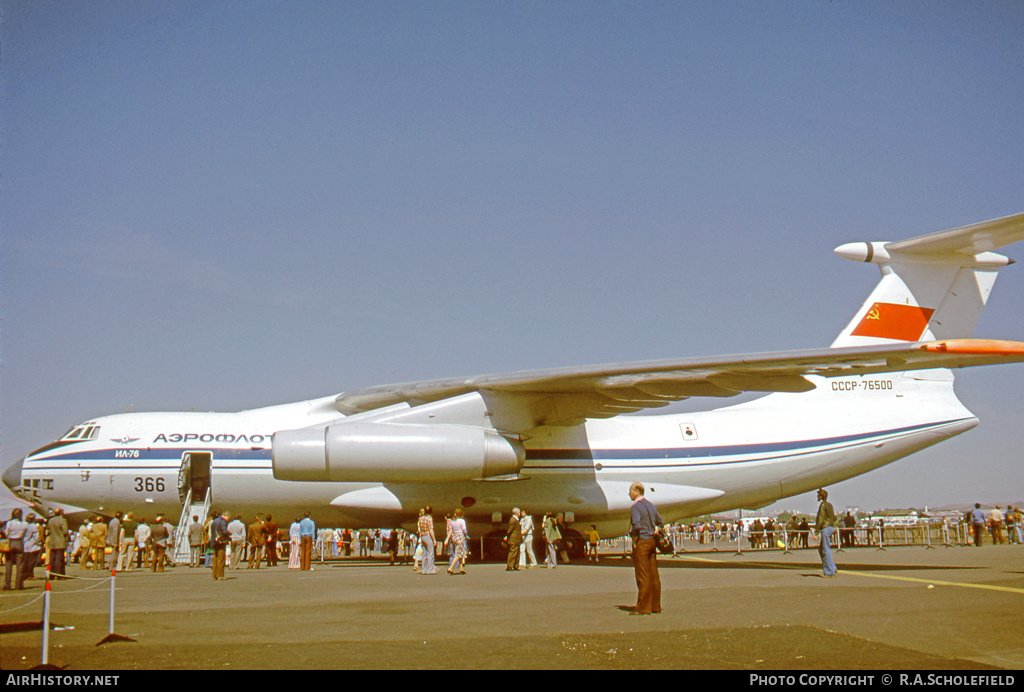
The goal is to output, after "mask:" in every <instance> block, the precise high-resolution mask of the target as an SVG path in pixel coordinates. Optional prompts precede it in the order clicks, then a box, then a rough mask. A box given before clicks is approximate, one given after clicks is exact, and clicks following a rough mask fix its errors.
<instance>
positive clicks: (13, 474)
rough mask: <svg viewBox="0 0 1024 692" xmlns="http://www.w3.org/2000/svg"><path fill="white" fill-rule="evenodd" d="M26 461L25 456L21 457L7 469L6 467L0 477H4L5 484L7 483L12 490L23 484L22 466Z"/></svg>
mask: <svg viewBox="0 0 1024 692" xmlns="http://www.w3.org/2000/svg"><path fill="white" fill-rule="evenodd" d="M24 463H25V459H24V458H21V459H19V460H18V461H16V462H14V463H13V464H11V465H10V466H8V467H7V468H6V469H4V473H3V476H0V478H2V479H3V482H4V485H6V486H7V487H8V488H10V489H11V490H13V489H14V488H17V487H18V486H19V485H21V467H22V465H24Z"/></svg>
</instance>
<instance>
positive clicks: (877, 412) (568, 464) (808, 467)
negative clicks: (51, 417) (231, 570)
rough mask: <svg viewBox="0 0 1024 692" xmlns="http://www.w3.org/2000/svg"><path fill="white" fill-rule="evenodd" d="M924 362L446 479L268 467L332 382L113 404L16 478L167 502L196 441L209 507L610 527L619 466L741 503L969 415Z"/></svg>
mask: <svg viewBox="0 0 1024 692" xmlns="http://www.w3.org/2000/svg"><path fill="white" fill-rule="evenodd" d="M923 377H926V376H922V375H918V376H916V377H915V376H911V375H908V374H902V373H896V374H889V375H878V376H870V377H844V378H835V379H823V378H814V381H815V383H816V384H817V389H816V390H814V391H811V392H806V393H800V394H785V393H775V394H770V395H767V396H765V397H762V398H760V399H757V400H754V401H750V402H747V403H743V404H739V405H736V406H731V407H727V408H722V409H717V410H712V411H705V412H696V413H683V414H672V415H633V416H619V417H616V418H612V419H608V420H591V421H588V422H586V423H585V424H583V425H578V426H573V427H544V428H538V429H536V430H534V431H533V433H532V434H531V436H530V437H529V438H528V439H525V440H524V441H523V445H524V447H525V449H526V460H525V463H524V465H523V467H522V470H521V471H520V473H519V475H518V477H515V478H500V479H488V480H472V481H456V482H418V483H380V482H373V481H370V480H368V481H367V482H361V483H351V482H346V483H340V482H304V481H284V480H277V479H275V477H274V472H273V465H272V459H271V450H272V441H273V435H274V433H275V432H277V431H279V430H291V429H296V428H303V427H308V426H316V425H324V424H326V423H328V422H331V421H338V420H342V417H341V416H340V414H339V413H338V412H337V411H336V410H334V409H333V408H332V406H331V403H332V401H333V397H332V398H325V399H318V400H312V401H307V402H300V403H297V404H289V405H284V406H274V407H269V408H264V409H257V410H253V411H243V412H240V413H131V414H122V415H114V416H107V417H103V418H97V419H95V420H94V421H92V422H91V425H94V426H96V429H95V431H92V433H91V435H90V438H89V439H79V440H66V439H65V440H62V441H60V442H57V443H54V444H53V445H49V446H48V447H44V448H43V449H41V450H38V451H37V452H35V453H33V454H31V455H29V456H28V457H26V458H25V460H24V462H23V465H22V470H21V479H22V480H21V491H22V493H23V494H27V495H30V496H31V497H32V498H33V499H36V500H39V501H42V502H44V503H47V504H52V505H63V506H65V508H66V511H75V510H76V509H84V510H88V511H92V512H103V513H107V514H113V512H114V511H124V512H127V511H132V512H134V513H135V515H136V517H145V518H152V517H153V516H155V515H156V514H158V513H159V514H164V515H166V516H168V517H170V518H176V517H177V516H178V515H179V514H180V512H181V510H182V503H183V501H184V498H185V496H186V493H187V492H188V489H189V488H188V487H187V485H188V478H186V476H185V474H183V473H181V471H182V466H183V459H184V458H188V457H190V456H191V457H196V456H201V457H202V458H204V459H207V460H208V467H209V474H208V479H207V484H206V487H208V488H209V490H210V494H211V502H212V506H213V507H214V508H216V509H218V510H227V511H230V512H232V513H235V514H242V515H243V516H246V517H252V516H254V515H255V514H256V513H262V514H272V515H273V516H274V517H275V519H276V520H277V521H278V522H279V523H281V524H287V523H290V521H291V520H292V519H294V518H297V517H299V516H301V515H302V514H303V513H304V512H306V511H309V512H311V513H312V516H313V518H314V520H316V522H317V524H318V525H319V526H331V527H346V526H347V527H350V528H368V527H388V526H405V527H407V528H408V527H412V526H413V525H414V524H415V520H416V517H417V513H418V510H419V509H420V508H422V507H424V506H426V505H431V506H432V507H433V508H434V512H435V514H437V515H441V514H446V513H449V512H452V511H454V510H455V509H457V508H460V507H461V508H463V510H464V512H465V513H466V517H467V520H468V522H469V524H470V526H471V529H473V531H471V534H473V533H476V535H479V531H480V530H481V529H484V530H489V528H490V527H492V526H494V525H495V524H498V523H500V522H502V521H507V519H508V516H509V514H510V512H511V510H512V508H513V507H521V508H528V509H529V511H530V512H531V513H532V514H534V515H537V516H539V515H541V514H542V513H547V512H552V513H554V512H564V513H566V514H567V517H568V518H569V519H570V520H574V521H575V522H576V523H577V524H582V525H585V526H589V525H590V524H596V525H597V527H598V530H599V531H600V532H601V533H602V535H620V534H622V533H624V532H625V530H626V529H627V528H628V517H629V507H630V504H631V503H630V500H629V497H628V487H629V484H630V483H632V482H633V481H640V482H642V483H644V484H645V485H646V486H647V488H648V492H647V497H648V498H649V499H651V500H652V501H653V502H655V503H656V504H657V505H658V506H659V509H660V511H661V513H662V515H663V517H664V518H665V519H666V520H667V521H673V520H678V519H681V518H683V517H686V516H694V515H698V514H704V513H710V512H721V511H726V510H730V509H737V508H756V507H761V506H764V505H766V504H769V503H771V502H774V501H775V500H778V499H780V498H783V497H789V496H792V495H795V494H798V493H803V492H808V491H811V490H813V489H815V488H817V487H820V486H822V485H826V484H831V483H835V482H838V481H840V480H843V479H846V478H850V477H852V476H855V475H858V474H860V473H864V472H866V471H869V470H871V469H874V468H877V467H879V466H881V465H883V464H887V463H889V462H891V461H894V460H896V459H899V458H901V457H903V456H906V455H908V454H911V453H913V452H915V451H918V450H920V449H923V448H925V447H928V446H930V445H933V444H935V443H937V442H940V441H942V440H944V439H947V438H949V437H951V436H953V435H956V434H958V433H960V432H964V431H965V430H968V429H970V428H972V427H974V426H975V425H976V424H977V419H976V418H974V416H973V415H972V414H971V413H970V412H969V411H967V410H966V409H965V408H964V407H963V406H962V405H961V404H960V402H959V401H958V400H957V399H956V398H955V396H954V395H953V393H952V382H951V378H949V377H948V376H945V377H943V376H940V377H938V378H936V379H923ZM473 396H475V395H473ZM179 481H181V482H180V483H179ZM179 485H181V487H179ZM172 520H173V519H172Z"/></svg>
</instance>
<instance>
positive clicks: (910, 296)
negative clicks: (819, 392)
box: [832, 214, 1024, 348]
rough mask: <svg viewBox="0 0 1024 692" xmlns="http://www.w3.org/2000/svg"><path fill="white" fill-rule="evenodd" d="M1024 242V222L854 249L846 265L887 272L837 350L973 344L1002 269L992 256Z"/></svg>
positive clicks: (844, 253) (1011, 219)
mask: <svg viewBox="0 0 1024 692" xmlns="http://www.w3.org/2000/svg"><path fill="white" fill-rule="evenodd" d="M1018 240H1024V214H1016V215H1014V216H1008V217H1005V218H1002V219H996V220H993V221H986V222H983V223H978V224H973V225H971V226H964V227H962V228H955V229H953V230H950V231H942V232H940V233H932V234H930V235H924V236H920V237H917V238H911V239H910V240H903V241H899V242H890V243H848V244H846V245H842V246H840V247H838V248H836V254H837V255H839V256H840V257H845V258H847V259H851V260H855V261H859V262H871V263H874V264H877V265H879V268H880V269H881V270H882V280H881V281H880V282H879V283H878V285H877V286H876V287H875V290H874V291H872V292H871V295H870V296H868V299H867V300H866V301H865V302H864V304H863V305H862V306H861V308H860V310H858V311H857V313H856V314H855V315H854V316H853V319H852V320H851V321H850V323H849V324H848V325H847V326H846V328H845V329H844V330H843V331H842V332H840V334H839V336H838V337H837V338H836V340H835V341H834V342H833V343H832V346H833V347H834V348H836V347H840V346H867V345H873V344H884V343H892V342H894V341H934V340H939V339H952V338H958V337H969V336H971V334H973V333H974V327H975V326H976V325H977V323H978V318H979V317H980V316H981V311H982V309H983V308H984V307H985V303H986V302H987V301H988V296H989V293H990V292H991V290H992V286H993V284H994V283H995V280H996V274H997V273H998V271H999V269H1001V268H1002V267H1004V266H1006V265H1008V264H1012V263H1013V260H1011V259H1008V258H1006V257H1004V256H1002V255H999V254H996V253H994V252H991V250H993V249H995V248H999V247H1002V246H1004V245H1009V244H1010V243H1015V242H1017V241H1018Z"/></svg>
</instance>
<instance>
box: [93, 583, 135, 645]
mask: <svg viewBox="0 0 1024 692" xmlns="http://www.w3.org/2000/svg"><path fill="white" fill-rule="evenodd" d="M116 577H117V570H116V569H113V570H110V629H109V632H108V634H107V636H105V637H104V638H103V639H101V640H99V641H98V642H97V643H96V646H99V645H100V644H112V643H114V642H133V641H135V640H134V639H132V638H131V637H125V636H124V635H121V634H115V633H114V592H115V591H116V590H117V579H116Z"/></svg>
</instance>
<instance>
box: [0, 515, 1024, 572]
mask: <svg viewBox="0 0 1024 692" xmlns="http://www.w3.org/2000/svg"><path fill="white" fill-rule="evenodd" d="M641 506H645V505H641ZM22 515H23V510H21V509H15V510H13V511H12V514H11V518H10V520H9V521H8V522H6V524H5V525H2V527H0V539H2V540H3V541H4V545H3V547H4V548H5V549H4V551H3V552H4V562H5V569H4V587H3V588H4V589H22V588H24V584H25V582H26V581H31V580H32V579H35V578H36V576H35V570H36V568H37V567H40V566H43V567H45V570H46V571H47V572H48V573H49V574H50V575H53V576H56V577H60V576H63V575H65V574H66V570H67V565H69V564H75V563H77V564H78V565H79V566H80V568H81V569H83V570H117V571H131V570H133V569H147V570H151V571H153V572H161V571H163V570H164V569H165V567H166V566H168V565H171V564H173V563H174V560H175V556H174V555H173V548H174V545H175V540H174V539H175V537H176V536H177V535H178V533H177V532H184V535H183V537H184V536H187V543H188V548H189V550H188V557H187V564H188V565H189V566H191V567H199V566H205V567H212V568H213V573H214V578H215V579H223V578H224V569H233V570H237V569H241V568H242V567H245V568H247V569H260V568H261V567H262V566H264V565H266V566H269V567H275V566H277V565H279V564H280V563H281V562H282V561H283V560H287V565H288V567H289V568H291V569H297V570H309V569H312V563H313V561H314V559H319V560H321V561H322V560H326V559H330V558H337V557H351V556H353V555H356V554H358V555H359V556H360V557H372V556H375V555H376V556H386V557H387V558H388V559H389V564H392V565H396V564H409V563H412V565H413V569H414V570H415V571H416V572H417V573H419V574H426V575H429V574H436V573H437V568H436V561H437V559H438V558H439V557H441V558H445V559H447V560H448V566H447V572H448V574H450V575H460V574H465V573H466V564H467V561H468V559H469V553H470V550H469V546H470V536H469V530H468V527H467V523H466V520H465V516H464V514H463V511H462V509H457V510H455V511H454V512H452V513H449V514H447V515H445V516H444V517H443V519H444V528H443V529H441V526H440V519H441V518H440V517H438V522H437V524H435V517H434V511H433V509H432V508H431V507H429V506H428V507H424V508H423V509H422V510H420V517H419V521H418V522H417V526H416V529H415V531H413V532H409V531H405V530H403V529H362V530H353V529H348V528H330V527H327V528H318V527H317V526H316V525H315V523H314V522H313V520H312V519H311V518H310V516H309V513H308V512H307V513H306V515H305V516H304V517H301V518H299V517H297V518H295V519H294V521H292V522H291V523H290V524H289V525H287V526H285V525H282V524H278V523H277V522H276V521H275V520H274V519H273V517H272V516H270V515H269V514H266V515H264V514H255V515H253V516H252V517H251V520H250V518H248V517H243V516H241V515H239V514H235V515H232V514H230V513H228V512H224V513H216V512H211V513H210V515H209V517H207V518H206V520H205V521H200V520H199V517H198V516H193V517H192V518H191V521H190V522H186V525H185V526H182V527H180V529H179V528H176V527H175V526H173V525H172V524H171V523H170V522H168V521H167V518H166V517H164V516H163V515H156V516H154V517H153V518H152V519H150V518H147V517H136V516H134V515H133V514H132V513H131V512H128V513H127V514H124V515H122V513H121V512H115V514H114V516H113V517H112V518H110V519H109V520H108V519H107V518H105V517H102V516H99V515H96V516H93V517H91V518H90V519H89V520H88V521H86V522H85V523H83V524H82V525H81V526H80V527H79V528H78V530H72V529H70V528H69V526H68V523H67V521H66V520H65V518H64V516H63V513H62V512H61V510H60V509H57V510H56V511H55V512H54V513H53V514H52V516H50V517H48V518H47V517H41V516H37V515H35V514H34V513H32V512H28V513H27V514H25V515H24V518H23V516H22ZM830 521H831V523H830V525H831V526H834V527H835V531H836V533H837V534H838V545H839V546H841V547H855V546H857V545H858V532H860V537H861V540H862V541H864V543H865V544H867V545H872V544H874V543H875V541H879V542H880V541H882V540H883V537H884V536H885V531H886V528H887V527H886V526H885V525H884V523H882V521H881V520H876V521H873V522H872V523H871V525H870V526H868V527H867V528H866V529H865V528H864V527H862V526H859V524H858V520H857V519H856V518H855V517H854V516H853V515H852V514H851V513H850V512H846V514H845V516H842V517H832V518H831V520H830ZM954 523H955V522H954ZM947 526H948V524H947ZM816 528H817V527H813V526H811V524H810V523H809V522H808V520H807V518H806V517H805V518H799V517H791V518H790V519H789V520H788V521H786V522H783V521H775V520H773V519H771V518H766V519H764V520H762V519H761V518H758V519H755V520H754V521H753V522H751V523H750V524H749V525H745V524H743V523H742V522H728V523H727V522H716V521H697V522H693V523H691V524H688V525H680V524H676V525H671V526H665V527H662V528H660V529H659V531H661V532H663V533H664V535H665V538H666V539H667V540H668V541H669V543H670V544H671V545H672V546H673V549H672V552H679V551H681V550H682V548H681V546H682V541H683V540H684V539H692V540H696V541H697V542H698V544H706V543H710V542H712V541H715V540H719V539H724V540H730V541H736V540H738V539H740V538H745V540H746V541H747V542H748V543H749V545H750V546H751V547H752V548H754V549H772V548H788V549H795V548H809V547H810V545H809V542H810V538H811V536H813V535H815V534H817V533H819V531H816V530H815V529H816ZM960 528H962V529H966V530H965V533H966V534H968V535H970V536H973V540H974V544H975V545H981V544H982V540H983V537H984V536H985V535H986V534H988V535H990V536H991V540H992V543H993V544H995V545H999V544H1005V543H1011V544H1013V543H1022V544H1024V519H1022V514H1021V508H1019V507H1013V506H1012V505H1008V506H1007V508H1006V510H1005V511H1004V510H1003V509H1002V507H1001V506H999V505H996V507H995V508H994V509H992V510H989V511H987V512H986V511H985V510H983V509H982V508H981V506H980V504H978V505H976V507H975V509H974V510H972V511H969V512H967V513H966V514H965V515H964V516H963V517H962V518H961V519H960ZM567 534H568V532H567V526H566V522H565V518H564V516H563V515H562V514H558V513H546V514H544V515H543V516H542V518H540V520H539V522H535V519H534V517H533V515H532V514H531V513H530V511H529V510H528V509H526V508H518V507H517V508H515V509H514V510H513V511H512V515H511V517H510V518H509V521H508V524H507V526H506V529H505V532H504V540H503V541H502V545H503V548H504V549H505V550H507V559H506V570H508V571H510V572H514V571H519V570H521V569H529V568H533V567H540V566H542V565H543V566H544V567H547V568H549V569H554V568H555V567H557V566H558V564H559V563H562V564H565V563H568V562H569V555H568V552H567V542H566V538H565V537H566V536H567ZM583 537H584V543H583V546H584V550H585V558H586V560H587V561H588V562H596V561H597V559H598V550H599V547H600V546H601V545H602V543H603V542H602V540H601V536H600V535H599V534H598V532H597V529H596V527H595V526H593V525H591V526H590V528H589V530H586V531H584V533H583ZM816 542H817V543H819V550H820V549H821V548H820V540H819V541H816ZM605 545H606V546H607V543H605ZM605 550H606V551H607V550H608V548H607V547H606V548H605ZM633 550H634V547H632V546H626V547H625V550H624V553H623V557H629V556H630V555H631V554H632V552H633ZM538 555H540V557H541V558H542V559H543V562H542V563H541V562H539V561H538ZM178 559H179V560H180V559H181V556H178ZM182 564H185V563H184V562H182Z"/></svg>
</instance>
